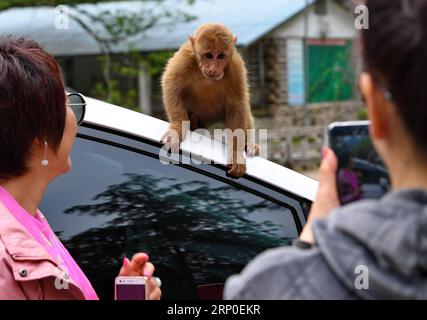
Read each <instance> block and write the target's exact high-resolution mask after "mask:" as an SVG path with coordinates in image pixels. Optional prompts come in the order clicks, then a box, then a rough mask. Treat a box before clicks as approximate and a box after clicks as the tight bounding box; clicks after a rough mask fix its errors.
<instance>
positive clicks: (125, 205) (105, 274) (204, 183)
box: [41, 98, 318, 299]
mask: <svg viewBox="0 0 427 320" xmlns="http://www.w3.org/2000/svg"><path fill="white" fill-rule="evenodd" d="M87 103H88V105H87V108H86V114H85V119H84V122H83V124H82V126H81V127H80V128H79V133H78V136H77V138H76V141H75V144H74V148H73V153H72V161H73V169H72V171H71V172H70V173H68V174H66V175H64V176H62V177H60V178H58V179H57V180H56V181H54V183H53V184H51V185H50V186H49V188H48V191H47V192H46V195H45V197H44V199H43V201H42V205H41V209H42V211H43V212H44V213H45V215H46V216H47V218H48V220H49V221H50V224H51V225H52V227H53V229H54V230H55V232H56V233H57V234H58V236H59V237H60V238H61V240H62V241H63V242H64V244H65V245H66V247H67V248H68V249H69V251H70V252H71V254H72V255H73V257H74V258H75V259H76V260H77V262H78V263H79V265H80V266H81V267H82V269H83V270H84V271H85V273H86V275H88V278H89V279H90V280H91V282H92V283H93V285H94V287H95V289H96V291H97V292H98V294H99V296H100V298H103V299H112V297H113V283H114V277H115V276H116V275H117V272H118V270H119V269H120V266H121V263H122V260H123V257H124V256H127V257H129V258H130V257H131V255H132V253H135V252H140V251H143V252H146V253H148V254H149V256H150V259H151V261H152V262H153V263H154V264H155V266H156V275H157V276H158V277H160V278H161V279H162V283H163V284H162V291H163V297H164V298H165V299H198V298H199V299H206V298H209V297H212V295H209V290H208V291H206V288H209V286H212V288H214V287H215V288H218V286H219V287H221V284H223V283H224V281H225V280H226V279H227V277H229V276H230V275H231V274H234V273H237V272H239V271H241V269H242V268H243V267H244V266H245V265H246V264H247V263H248V262H249V261H250V260H251V259H252V258H254V257H255V256H256V255H257V254H258V253H260V252H262V251H263V250H266V249H268V248H272V247H277V246H281V245H289V244H290V243H291V241H292V240H293V239H295V238H296V237H297V236H298V234H299V232H300V231H301V230H302V227H303V225H304V224H305V221H306V216H307V213H308V210H309V208H310V205H311V202H312V201H313V199H314V196H315V194H316V191H317V187H318V183H317V181H315V180H313V179H310V178H308V177H306V176H304V175H301V174H299V173H296V172H294V171H292V170H289V169H287V168H284V167H282V166H280V165H277V164H275V163H272V162H270V161H268V160H266V159H262V158H260V157H255V158H249V159H248V160H247V174H246V175H245V176H244V177H243V178H240V179H233V178H230V177H227V175H226V171H227V168H226V166H225V160H226V155H225V152H224V149H225V148H223V145H222V144H221V143H219V142H215V141H213V140H211V139H209V138H207V137H205V136H202V135H198V134H197V133H193V135H192V136H191V139H190V138H188V139H187V140H186V141H184V142H183V144H182V146H181V147H182V154H181V157H180V162H179V163H176V164H169V165H165V164H162V162H161V161H160V160H159V154H160V150H161V149H162V147H163V145H162V144H161V143H160V142H159V141H160V139H161V137H162V135H163V134H164V132H165V131H166V129H167V126H168V124H167V122H164V121H161V120H159V119H155V118H152V117H149V116H146V115H143V114H140V113H137V112H133V111H130V110H128V109H124V108H120V107H117V106H113V105H110V104H107V103H104V102H101V101H98V100H94V99H90V98H87ZM194 141H198V142H194ZM200 159H204V160H205V161H204V162H206V160H211V161H212V163H211V164H206V163H205V164H198V163H197V160H200ZM199 162H200V161H199Z"/></svg>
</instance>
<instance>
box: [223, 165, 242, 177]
mask: <svg viewBox="0 0 427 320" xmlns="http://www.w3.org/2000/svg"><path fill="white" fill-rule="evenodd" d="M228 168H229V169H230V170H228V172H227V175H229V176H231V177H233V178H241V177H243V176H244V175H245V173H246V164H238V163H234V164H230V165H228Z"/></svg>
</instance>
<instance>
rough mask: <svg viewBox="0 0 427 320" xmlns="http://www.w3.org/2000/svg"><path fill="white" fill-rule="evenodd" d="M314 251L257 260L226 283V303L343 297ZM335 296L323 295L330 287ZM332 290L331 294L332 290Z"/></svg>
mask: <svg viewBox="0 0 427 320" xmlns="http://www.w3.org/2000/svg"><path fill="white" fill-rule="evenodd" d="M333 282H336V283H337V282H338V279H337V278H336V277H335V275H334V274H333V273H332V272H331V270H330V268H329V267H328V265H327V263H326V262H325V260H324V258H323V257H322V255H321V253H320V251H319V250H318V248H317V247H313V248H311V249H308V250H302V249H299V248H295V247H285V248H278V249H273V250H268V251H266V252H265V253H263V254H261V255H259V256H258V257H256V258H255V259H254V260H253V261H252V262H251V263H250V264H249V265H248V266H247V267H246V268H245V269H244V270H243V271H242V273H241V274H239V275H235V276H232V277H231V278H230V279H229V280H228V281H227V283H226V287H225V293H224V298H225V299H321V298H325V299H326V298H330V296H332V297H336V298H339V297H342V296H344V295H345V294H346V293H345V290H344V289H343V288H341V287H340V285H339V284H337V285H336V286H334V285H333ZM331 285H332V288H333V289H336V290H339V289H342V290H340V291H339V292H337V291H336V290H335V291H334V292H327V291H326V292H325V290H324V289H325V288H327V287H328V286H331ZM333 289H332V290H333Z"/></svg>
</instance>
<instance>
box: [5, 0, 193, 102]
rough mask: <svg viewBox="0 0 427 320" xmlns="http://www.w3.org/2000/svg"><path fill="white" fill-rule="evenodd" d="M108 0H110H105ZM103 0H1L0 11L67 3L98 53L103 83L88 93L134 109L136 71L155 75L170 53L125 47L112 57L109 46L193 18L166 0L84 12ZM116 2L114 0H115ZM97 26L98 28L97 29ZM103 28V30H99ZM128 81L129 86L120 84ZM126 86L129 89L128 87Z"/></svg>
mask: <svg viewBox="0 0 427 320" xmlns="http://www.w3.org/2000/svg"><path fill="white" fill-rule="evenodd" d="M108 1H112V0H108ZM108 1H105V0H102V1H99V0H1V1H0V10H5V9H8V8H12V7H28V6H57V5H68V6H69V8H70V12H69V14H70V19H72V20H74V21H75V22H77V23H78V24H79V25H80V27H82V28H83V29H84V30H85V31H86V32H87V33H88V34H89V35H90V36H91V37H92V38H93V39H94V40H95V41H96V43H97V44H98V46H99V49H100V51H101V52H102V56H101V57H100V61H101V64H102V69H103V77H104V80H103V82H98V83H95V84H94V86H93V88H92V89H91V90H90V92H91V94H92V95H94V96H95V97H96V98H99V99H101V100H104V101H107V102H110V103H114V104H119V105H121V106H126V107H128V108H131V109H134V110H137V109H138V108H137V107H136V106H137V105H138V90H137V86H138V82H137V79H138V74H139V71H140V68H141V67H143V68H144V69H145V70H146V71H147V72H148V73H149V74H150V75H152V76H156V75H158V74H159V73H160V72H161V71H162V70H163V67H164V65H165V63H166V61H167V60H168V59H169V58H170V57H171V55H172V53H171V52H155V53H149V54H143V53H141V52H140V51H138V50H137V49H136V48H134V47H132V46H129V48H128V50H127V53H126V54H125V55H120V56H113V53H112V47H113V46H115V45H117V44H119V43H120V42H122V41H125V40H127V39H130V38H131V37H133V36H138V37H139V36H141V35H143V34H144V32H146V31H147V30H149V29H151V28H153V27H156V26H157V25H160V24H161V25H162V26H170V27H172V26H173V25H175V24H176V23H179V22H188V21H191V20H193V19H194V18H195V17H194V16H191V15H189V14H187V13H186V12H183V11H182V10H180V9H177V8H176V6H171V5H170V3H169V2H167V1H166V0H133V1H134V2H135V3H147V4H148V3H151V4H152V3H154V4H155V5H156V6H155V9H156V10H153V6H141V10H137V11H135V10H132V11H131V10H122V9H119V10H114V11H112V10H109V9H106V10H102V11H100V12H98V13H97V14H96V15H94V14H93V13H91V12H89V11H87V10H85V9H84V7H82V6H78V4H81V3H98V2H108ZM116 1H117V0H116ZM179 2H185V3H188V4H193V3H194V2H195V0H175V3H179ZM100 28H101V29H100ZM100 30H103V31H104V32H100ZM122 83H127V84H132V85H131V86H126V85H121V84H122ZM129 87H130V89H129Z"/></svg>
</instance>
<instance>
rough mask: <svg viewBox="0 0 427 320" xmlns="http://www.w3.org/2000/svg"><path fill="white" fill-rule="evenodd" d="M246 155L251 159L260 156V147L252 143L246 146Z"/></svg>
mask: <svg viewBox="0 0 427 320" xmlns="http://www.w3.org/2000/svg"><path fill="white" fill-rule="evenodd" d="M246 154H247V155H248V156H249V157H257V156H259V145H257V144H254V143H251V144H248V145H247V146H246Z"/></svg>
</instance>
